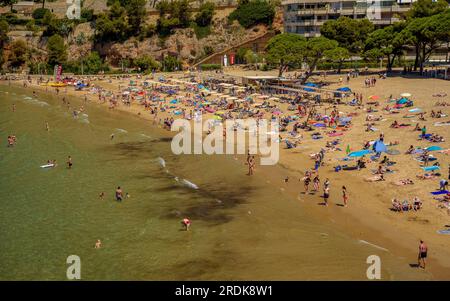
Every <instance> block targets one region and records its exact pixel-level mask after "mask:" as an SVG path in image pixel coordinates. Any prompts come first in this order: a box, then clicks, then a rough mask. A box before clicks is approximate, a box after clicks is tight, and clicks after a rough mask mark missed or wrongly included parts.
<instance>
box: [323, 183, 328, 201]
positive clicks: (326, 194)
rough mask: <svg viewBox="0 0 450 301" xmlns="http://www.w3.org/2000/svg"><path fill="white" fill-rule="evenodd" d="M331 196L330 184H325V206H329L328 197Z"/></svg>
mask: <svg viewBox="0 0 450 301" xmlns="http://www.w3.org/2000/svg"><path fill="white" fill-rule="evenodd" d="M329 197H330V186H329V185H327V186H324V188H323V200H324V202H325V206H328V198H329Z"/></svg>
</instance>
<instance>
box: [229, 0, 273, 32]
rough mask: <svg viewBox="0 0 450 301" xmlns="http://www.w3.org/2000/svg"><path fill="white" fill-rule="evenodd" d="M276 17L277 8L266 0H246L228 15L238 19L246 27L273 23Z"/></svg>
mask: <svg viewBox="0 0 450 301" xmlns="http://www.w3.org/2000/svg"><path fill="white" fill-rule="evenodd" d="M274 17H275V8H274V7H273V5H272V4H271V3H269V2H268V1H266V0H245V1H240V2H239V3H238V7H237V8H236V9H235V10H234V11H233V12H232V13H231V14H230V15H229V16H228V18H229V20H231V21H233V20H237V21H238V22H239V24H241V25H242V26H244V27H245V28H249V27H252V26H254V25H257V24H266V25H271V24H272V22H273V18H274Z"/></svg>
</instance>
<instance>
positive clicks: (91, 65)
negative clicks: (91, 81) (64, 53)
mask: <svg viewBox="0 0 450 301" xmlns="http://www.w3.org/2000/svg"><path fill="white" fill-rule="evenodd" d="M63 68H64V70H65V71H66V72H71V73H75V74H98V73H99V71H108V70H109V66H108V64H106V63H104V62H103V60H102V59H101V57H100V55H99V54H98V52H96V51H93V52H91V53H89V55H88V56H87V57H82V58H80V59H78V60H76V61H69V62H67V63H65V64H63Z"/></svg>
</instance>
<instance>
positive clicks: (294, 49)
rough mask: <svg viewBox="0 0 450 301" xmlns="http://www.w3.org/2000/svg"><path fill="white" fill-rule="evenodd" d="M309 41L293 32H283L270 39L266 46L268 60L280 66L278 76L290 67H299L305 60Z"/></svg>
mask: <svg viewBox="0 0 450 301" xmlns="http://www.w3.org/2000/svg"><path fill="white" fill-rule="evenodd" d="M306 44H307V41H306V39H305V38H304V37H302V36H300V35H298V34H293V33H282V34H279V35H276V36H274V37H273V38H271V39H270V40H269V42H268V43H267V46H266V51H267V57H266V58H267V61H268V62H269V63H271V64H274V65H277V66H278V76H282V75H283V73H284V71H286V70H287V68H288V67H299V66H300V65H301V63H302V61H303V60H304V55H305V51H306Z"/></svg>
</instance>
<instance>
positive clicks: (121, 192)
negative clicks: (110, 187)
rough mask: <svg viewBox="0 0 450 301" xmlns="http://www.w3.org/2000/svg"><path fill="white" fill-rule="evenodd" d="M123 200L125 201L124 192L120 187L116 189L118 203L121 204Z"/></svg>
mask: <svg viewBox="0 0 450 301" xmlns="http://www.w3.org/2000/svg"><path fill="white" fill-rule="evenodd" d="M122 200H123V191H122V189H121V188H120V186H118V187H117V189H116V201H119V202H121V201H122Z"/></svg>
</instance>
